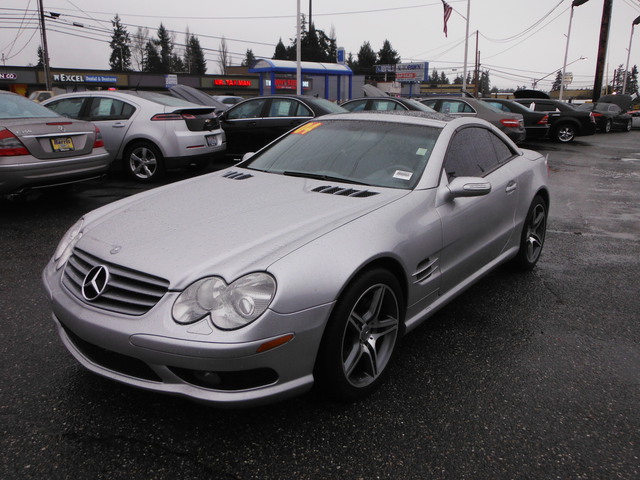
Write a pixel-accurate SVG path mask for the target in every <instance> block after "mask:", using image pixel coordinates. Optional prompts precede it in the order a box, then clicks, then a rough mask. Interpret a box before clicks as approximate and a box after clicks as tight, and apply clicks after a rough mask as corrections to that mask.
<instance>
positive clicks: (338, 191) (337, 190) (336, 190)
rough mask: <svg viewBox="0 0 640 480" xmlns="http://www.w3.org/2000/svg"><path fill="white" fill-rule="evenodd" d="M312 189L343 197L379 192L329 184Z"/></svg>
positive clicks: (362, 196) (366, 195)
mask: <svg viewBox="0 0 640 480" xmlns="http://www.w3.org/2000/svg"><path fill="white" fill-rule="evenodd" d="M312 191H313V192H318V193H327V194H329V195H341V196H343V197H358V198H364V197H371V196H373V195H377V194H378V192H371V191H369V190H356V189H353V188H342V187H332V186H329V185H324V186H322V187H316V188H314V189H313V190H312Z"/></svg>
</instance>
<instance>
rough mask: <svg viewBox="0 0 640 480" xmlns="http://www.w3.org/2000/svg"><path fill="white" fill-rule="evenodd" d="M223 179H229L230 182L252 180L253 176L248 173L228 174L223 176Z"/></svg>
mask: <svg viewBox="0 0 640 480" xmlns="http://www.w3.org/2000/svg"><path fill="white" fill-rule="evenodd" d="M223 177H224V178H230V179H231V180H246V179H247V178H252V177H253V175H251V174H249V173H241V172H228V173H225V174H224V175H223Z"/></svg>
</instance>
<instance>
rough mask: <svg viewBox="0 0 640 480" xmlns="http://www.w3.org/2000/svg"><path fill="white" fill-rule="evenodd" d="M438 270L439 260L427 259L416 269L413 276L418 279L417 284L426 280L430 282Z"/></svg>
mask: <svg viewBox="0 0 640 480" xmlns="http://www.w3.org/2000/svg"><path fill="white" fill-rule="evenodd" d="M436 268H438V259H437V258H434V259H430V258H427V259H426V260H423V261H422V262H420V265H418V266H417V267H416V273H414V274H413V276H414V278H415V279H416V283H422V282H424V281H425V280H428V279H429V278H430V277H431V275H433V272H434V271H435V270H436Z"/></svg>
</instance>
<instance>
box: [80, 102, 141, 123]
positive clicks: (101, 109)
mask: <svg viewBox="0 0 640 480" xmlns="http://www.w3.org/2000/svg"><path fill="white" fill-rule="evenodd" d="M134 111H135V108H134V107H133V106H132V105H129V104H128V103H125V102H123V101H121V100H117V99H115V98H105V97H94V98H92V99H91V106H90V107H89V120H93V121H100V120H126V119H127V118H129V117H131V115H133V112H134Z"/></svg>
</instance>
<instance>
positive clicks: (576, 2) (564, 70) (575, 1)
mask: <svg viewBox="0 0 640 480" xmlns="http://www.w3.org/2000/svg"><path fill="white" fill-rule="evenodd" d="M588 1H589V0H573V3H572V4H571V15H570V16H569V30H568V31H567V45H566V47H565V49H564V63H563V64H562V79H561V80H560V95H559V96H558V99H559V100H562V96H563V94H564V78H565V75H566V74H567V56H568V55H569V37H570V36H571V22H572V21H573V8H574V7H579V6H580V5H583V4H585V3H587V2H588Z"/></svg>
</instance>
